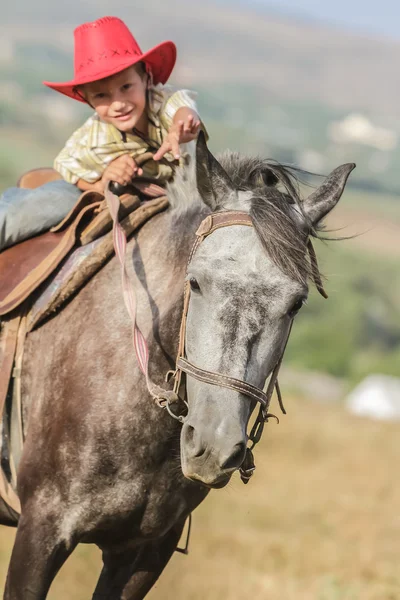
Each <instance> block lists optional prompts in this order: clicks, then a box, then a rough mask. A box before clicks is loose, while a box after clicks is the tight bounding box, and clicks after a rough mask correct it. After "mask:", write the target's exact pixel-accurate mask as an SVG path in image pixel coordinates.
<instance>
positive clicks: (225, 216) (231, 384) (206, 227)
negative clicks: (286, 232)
mask: <svg viewBox="0 0 400 600" xmlns="http://www.w3.org/2000/svg"><path fill="white" fill-rule="evenodd" d="M233 225H245V226H248V227H253V221H252V219H251V217H250V215H249V214H248V213H245V212H242V211H224V212H217V213H213V214H211V215H209V216H208V217H206V218H205V219H204V220H203V221H202V222H201V224H200V227H199V228H198V230H197V231H196V240H195V243H194V245H193V247H192V250H191V253H190V256H189V260H188V265H187V270H188V268H189V265H190V263H191V261H192V259H193V256H194V255H195V253H196V251H197V249H198V248H199V246H200V244H201V243H202V242H203V240H204V239H205V238H206V237H208V236H209V235H211V234H212V233H214V231H216V230H217V229H221V228H222V227H231V226H233ZM190 292H191V289H190V282H189V281H186V282H185V289H184V302H183V312H182V320H181V327H180V332H179V347H178V356H177V359H176V370H175V371H174V372H173V373H172V377H173V379H174V393H175V394H176V396H178V397H179V392H180V390H181V386H182V374H183V373H185V374H186V375H188V376H189V377H193V378H194V379H197V380H198V381H202V382H204V383H208V384H210V385H216V386H218V387H224V388H228V389H231V390H235V391H236V392H239V393H240V394H244V395H245V396H247V397H248V398H250V399H251V400H253V401H256V402H259V403H260V409H259V412H258V415H257V418H256V420H255V422H254V425H253V427H252V429H251V432H250V434H249V440H250V442H251V445H250V447H248V448H247V450H246V456H245V459H244V461H243V464H242V466H241V468H240V476H241V479H242V481H243V483H247V482H248V481H249V479H250V477H251V475H252V474H253V472H254V469H255V464H254V458H253V454H252V449H253V448H254V446H255V445H256V444H257V442H259V441H260V439H261V435H262V432H263V429H264V424H265V423H266V422H267V421H268V419H269V418H270V417H274V418H275V419H277V417H275V415H272V414H271V413H269V412H268V410H269V405H270V402H271V397H272V394H273V392H274V388H275V389H276V391H277V395H278V400H279V404H280V406H281V409H282V411H283V412H285V410H284V408H283V404H282V397H281V393H280V389H279V385H278V372H279V368H280V366H281V363H282V358H283V354H284V352H285V348H286V344H287V340H288V339H289V335H290V330H289V333H288V336H287V339H286V343H285V347H284V349H283V352H282V354H281V356H280V358H279V360H278V361H277V363H276V364H275V367H274V368H273V370H272V374H271V378H270V380H269V383H268V386H267V385H266V386H264V387H266V388H267V389H266V391H265V392H264V390H262V389H259V388H257V387H256V386H254V385H252V384H251V383H247V382H246V381H242V380H240V379H236V378H235V377H229V376H228V375H223V374H222V373H215V372H213V371H207V370H205V369H200V368H199V367H197V366H196V365H194V364H193V363H191V362H190V361H188V359H187V357H186V351H185V337H186V323H187V314H188V309H189V301H190ZM158 404H159V405H160V406H162V407H166V408H167V409H168V412H169V413H170V414H171V416H173V417H174V418H176V419H178V420H179V421H181V422H184V420H185V418H184V417H183V416H177V415H175V414H174V413H173V412H172V411H171V409H170V399H166V398H160V399H159V401H158ZM277 420H278V419H277Z"/></svg>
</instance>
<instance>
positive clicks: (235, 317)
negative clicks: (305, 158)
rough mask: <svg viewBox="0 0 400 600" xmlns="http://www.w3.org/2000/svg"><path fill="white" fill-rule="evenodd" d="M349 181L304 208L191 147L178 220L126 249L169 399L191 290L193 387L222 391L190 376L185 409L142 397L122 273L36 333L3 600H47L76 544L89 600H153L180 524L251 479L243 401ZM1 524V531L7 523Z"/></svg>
mask: <svg viewBox="0 0 400 600" xmlns="http://www.w3.org/2000/svg"><path fill="white" fill-rule="evenodd" d="M354 166H355V165H353V164H347V165H342V166H340V167H338V168H337V169H335V170H334V171H332V173H331V174H330V175H329V176H328V177H327V178H326V180H325V182H324V183H323V184H322V185H321V186H320V187H319V188H317V189H315V191H313V192H312V193H311V194H310V195H309V196H308V197H306V198H304V199H301V198H300V195H299V191H298V189H299V187H298V185H297V179H298V178H297V176H296V175H295V174H294V173H293V172H292V171H290V170H289V169H288V168H287V167H284V166H281V165H279V164H277V163H273V162H269V161H266V160H261V159H258V158H257V159H254V158H250V157H246V156H241V155H240V154H237V153H232V152H226V153H224V154H223V155H222V156H221V157H220V158H219V160H217V158H215V157H214V156H213V155H212V154H211V153H210V151H209V149H208V148H207V145H206V143H205V140H204V137H203V136H202V135H200V136H199V139H198V142H197V148H196V161H194V162H193V163H192V164H191V165H189V166H188V167H186V168H182V169H180V170H177V173H176V176H175V179H174V181H173V183H171V184H170V185H169V188H168V198H169V202H170V206H169V208H168V210H166V211H165V212H163V213H160V214H158V215H156V216H155V217H154V218H152V219H151V220H150V221H149V222H147V223H146V224H145V225H144V226H143V227H142V229H140V230H139V232H137V233H136V234H135V235H134V236H133V237H132V239H130V240H129V242H128V245H127V260H126V264H127V268H128V270H129V274H130V277H131V280H132V282H133V286H134V287H135V289H136V293H137V306H138V312H137V320H138V323H139V325H140V328H141V331H142V333H143V335H144V337H145V338H146V340H147V343H148V348H149V355H150V361H149V376H150V378H151V380H152V381H153V382H155V384H157V385H159V386H163V385H164V386H165V383H164V374H165V372H166V371H168V370H171V369H172V370H174V369H175V368H176V365H175V357H176V355H177V349H178V341H179V331H180V323H181V315H182V311H183V293H182V290H183V286H184V282H185V281H186V286H188V287H189V288H190V297H189V301H188V303H187V307H186V308H187V311H186V313H187V314H186V318H185V331H184V337H185V340H184V341H185V356H186V357H187V360H188V361H190V364H192V365H196V366H198V367H199V370H200V371H201V372H206V373H219V374H221V379H220V383H221V385H219V384H218V385H215V384H214V385H211V383H210V382H209V381H207V380H203V379H202V378H201V377H199V376H197V377H195V376H191V375H190V373H188V374H187V375H186V377H185V379H186V383H185V385H186V390H185V392H184V399H185V404H183V403H181V404H182V405H177V406H175V407H174V406H173V404H166V405H164V406H166V407H167V408H168V410H162V409H161V408H160V406H159V405H158V404H157V403H156V402H154V400H153V398H152V397H151V395H150V394H149V391H148V386H147V384H146V380H145V377H144V376H143V374H142V372H141V371H140V369H139V367H138V363H137V360H136V358H135V356H134V353H133V350H132V328H131V323H130V321H129V318H128V315H127V312H126V308H125V306H124V303H123V300H122V291H121V282H120V268H119V265H118V262H117V260H116V258H113V259H112V260H110V261H109V262H108V263H107V264H106V266H105V267H104V268H103V269H102V270H101V271H100V272H98V273H97V274H96V275H95V276H94V277H93V278H92V279H91V280H90V281H89V282H88V284H87V285H86V286H85V287H84V288H83V289H82V290H81V291H80V292H79V294H77V295H76V296H75V297H74V298H73V299H72V300H71V301H70V302H69V303H68V304H67V305H66V306H65V307H64V308H63V310H61V311H60V312H58V313H57V314H56V315H54V316H53V317H52V318H49V319H48V320H47V321H46V322H44V323H43V324H42V325H41V326H40V327H38V328H37V329H36V330H34V331H32V332H31V333H30V334H29V336H28V338H27V340H26V347H25V353H24V362H23V375H22V397H23V412H24V427H25V435H26V438H25V444H24V448H23V453H22V458H21V461H20V465H19V470H18V494H19V498H20V501H21V507H22V510H21V516H20V519H19V523H18V529H17V533H16V538H15V543H14V547H13V550H12V556H11V560H10V565H9V569H8V575H7V581H6V587H5V595H4V598H5V600H43V599H45V598H46V597H47V594H48V590H49V588H50V585H51V583H52V581H53V579H54V577H55V576H56V574H57V572H58V570H59V569H60V568H61V567H62V565H63V563H64V562H65V560H66V559H67V557H68V556H69V555H70V554H71V553H72V552H73V550H74V549H75V548H76V546H77V544H80V543H88V544H96V545H97V546H98V547H99V548H100V549H101V551H102V558H103V569H102V571H101V574H100V577H99V580H98V583H97V586H96V588H95V590H94V594H93V599H95V600H100V599H106V598H107V600H120V599H124V600H141V599H142V598H144V597H145V596H146V595H147V593H148V591H149V590H150V589H151V587H152V586H153V585H154V583H155V582H156V580H157V579H158V577H159V576H160V574H161V572H162V571H163V569H164V567H165V565H166V564H167V562H168V561H169V559H170V558H171V556H172V554H173V553H174V551H175V549H176V547H177V544H178V542H179V539H180V536H181V534H182V531H183V528H184V524H185V521H186V519H187V517H188V515H190V514H191V513H192V511H193V510H194V509H195V508H196V507H197V506H198V505H199V504H200V503H201V502H202V501H203V500H204V499H205V498H206V496H207V494H208V493H209V492H210V490H211V489H217V488H221V487H223V486H225V485H227V484H228V482H229V481H230V479H231V477H232V475H233V473H234V472H235V471H236V470H238V469H240V468H241V466H242V465H243V462H244V460H245V458H246V455H247V444H248V437H249V436H248V434H247V427H248V424H249V420H250V417H251V414H252V413H253V411H254V409H255V406H256V404H257V398H255V397H253V396H251V394H250V393H249V391H248V390H249V389H250V390H252V389H253V390H255V389H259V390H262V388H263V386H264V383H265V381H266V379H267V378H268V376H269V375H270V374H271V373H272V372H273V371H274V368H275V367H276V365H277V364H278V363H279V361H280V359H281V357H282V354H283V351H284V347H285V345H286V342H287V338H288V335H289V331H290V327H291V324H292V322H293V319H294V318H295V316H296V315H297V313H298V312H299V310H300V308H301V306H302V304H303V303H304V302H305V300H306V298H307V293H308V287H309V280H310V277H311V278H312V277H314V278H315V275H316V273H315V261H312V260H311V261H310V259H309V254H308V252H307V249H308V241H309V239H310V236H318V235H319V233H318V232H319V231H320V226H321V222H322V219H323V217H325V215H327V214H328V213H329V212H330V211H331V210H332V208H333V207H334V206H335V205H336V203H337V202H338V200H339V199H340V197H341V195H342V192H343V190H344V188H345V185H346V182H347V178H348V176H349V174H350V172H351V170H352V169H353V168H354ZM232 211H233V212H234V213H236V212H237V211H239V213H238V214H240V215H243V214H245V216H246V217H247V221H248V222H243V224H241V223H240V222H237V223H235V224H234V226H233V225H232V226H223V227H220V228H218V229H217V230H215V231H214V232H213V233H212V235H208V236H207V237H205V238H204V240H203V241H202V243H201V244H200V245H198V247H197V248H196V251H195V252H192V256H191V260H190V262H189V264H188V266H187V261H188V257H189V255H190V250H191V247H192V244H193V240H194V238H195V232H196V231H197V230H198V227H199V225H200V224H202V223H204V220H205V219H207V217H209V216H210V215H211V214H214V213H218V214H220V213H221V214H222V213H225V212H228V213H229V212H232ZM249 221H251V223H250V222H249ZM248 225H251V226H248ZM222 374H226V376H225V375H222ZM231 381H232V382H235V381H236V382H237V381H239V382H242V384H243V385H242V387H241V386H240V385H239V386H238V384H236V385H234V384H232V385H230V384H229V382H231ZM227 382H228V383H227ZM214 383H215V382H214ZM245 386H248V387H245ZM260 401H261V400H260ZM264 408H265V406H264ZM184 411H186V412H184ZM174 412H176V413H177V416H178V418H176V419H173V418H171V416H170V414H169V413H172V414H173V413H174ZM264 416H268V415H264ZM0 517H1V522H3V523H9V513H4V515H3V512H2V513H1V515H0Z"/></svg>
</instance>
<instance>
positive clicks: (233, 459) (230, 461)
mask: <svg viewBox="0 0 400 600" xmlns="http://www.w3.org/2000/svg"><path fill="white" fill-rule="evenodd" d="M245 453H246V444H245V443H244V442H239V443H238V444H236V445H235V446H234V448H233V451H232V453H231V454H230V455H229V456H228V458H227V459H226V460H224V462H223V463H222V464H221V468H222V469H236V468H237V467H239V466H240V465H241V464H242V462H243V460H244V456H245Z"/></svg>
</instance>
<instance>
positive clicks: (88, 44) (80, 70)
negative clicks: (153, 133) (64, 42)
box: [43, 17, 176, 102]
mask: <svg viewBox="0 0 400 600" xmlns="http://www.w3.org/2000/svg"><path fill="white" fill-rule="evenodd" d="M74 37H75V53H74V71H75V77H74V79H73V80H72V81H67V82H66V83H52V82H51V81H44V82H43V83H44V85H47V86H48V87H50V88H52V89H53V90H56V91H57V92H61V94H65V95H66V96H69V97H70V98H73V99H74V100H79V101H80V102H84V101H85V100H84V99H83V98H82V97H80V95H79V94H78V93H77V90H76V88H77V86H79V85H83V84H84V83H91V82H92V81H98V80H99V79H104V77H109V76H110V75H115V74H116V73H119V72H120V71H123V70H124V69H127V68H128V67H131V66H132V65H134V64H135V63H137V62H139V61H143V62H144V63H145V64H146V66H147V67H148V68H149V70H150V71H151V73H152V75H153V82H154V83H155V84H157V83H165V82H166V81H167V79H168V77H169V76H170V74H171V71H172V69H173V68H174V65H175V60H176V46H175V44H174V43H173V42H163V43H162V44H159V45H158V46H156V47H155V48H152V49H151V50H149V51H148V52H145V53H144V54H143V53H142V51H141V49H140V48H139V45H138V43H137V42H136V40H135V38H134V37H133V35H132V34H131V32H130V31H129V29H128V28H127V26H126V25H125V23H124V22H123V21H121V19H118V18H117V17H103V18H102V19H98V20H97V21H93V22H92V23H84V24H83V25H80V26H79V27H77V28H76V29H75V31H74Z"/></svg>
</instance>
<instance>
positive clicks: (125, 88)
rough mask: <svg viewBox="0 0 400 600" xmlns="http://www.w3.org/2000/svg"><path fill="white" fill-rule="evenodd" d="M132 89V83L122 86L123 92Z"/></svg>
mask: <svg viewBox="0 0 400 600" xmlns="http://www.w3.org/2000/svg"><path fill="white" fill-rule="evenodd" d="M131 87H132V83H125V85H123V86H122V89H123V90H129V88H131Z"/></svg>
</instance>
